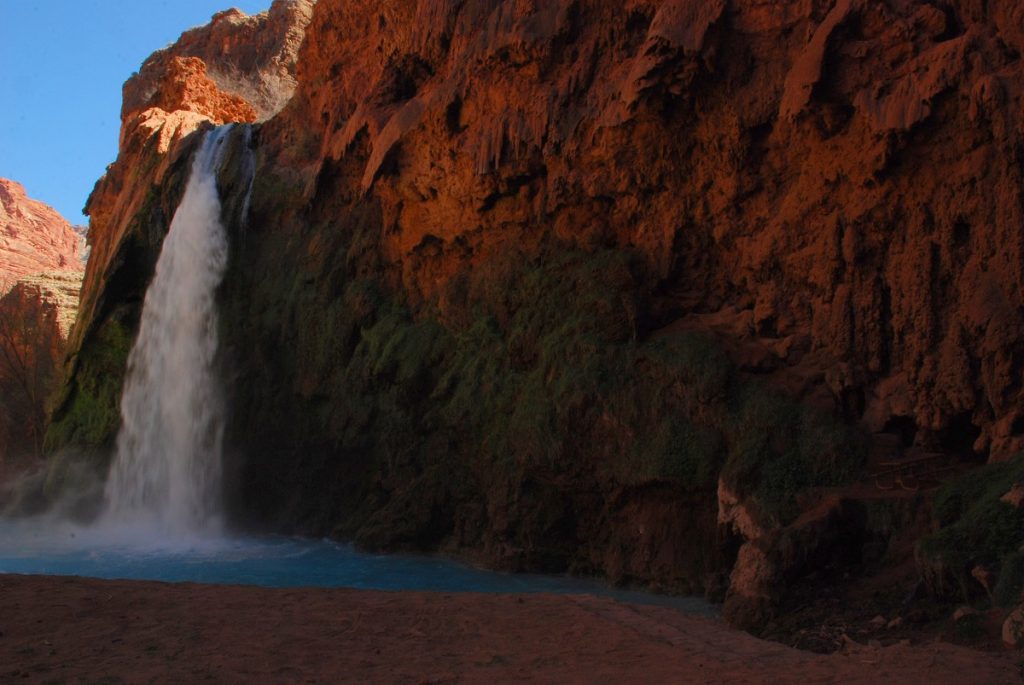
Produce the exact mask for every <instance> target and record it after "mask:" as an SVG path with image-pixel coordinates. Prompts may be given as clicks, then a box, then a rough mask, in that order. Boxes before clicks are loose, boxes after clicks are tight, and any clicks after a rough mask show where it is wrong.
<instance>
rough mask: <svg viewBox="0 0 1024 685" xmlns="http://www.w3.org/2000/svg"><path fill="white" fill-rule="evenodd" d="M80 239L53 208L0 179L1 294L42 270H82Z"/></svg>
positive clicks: (18, 186)
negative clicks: (19, 281) (22, 279)
mask: <svg viewBox="0 0 1024 685" xmlns="http://www.w3.org/2000/svg"><path fill="white" fill-rule="evenodd" d="M84 268H85V267H84V265H83V264H82V240H81V238H80V236H79V235H78V234H77V233H75V230H74V229H73V228H72V227H71V224H69V223H68V222H67V220H66V219H65V218H64V217H62V216H61V215H60V214H58V213H57V212H56V211H55V210H54V209H53V208H52V207H50V206H48V205H45V204H43V203H42V202H39V201H37V200H33V199H31V198H30V197H28V195H26V194H25V188H24V187H23V186H22V185H21V184H20V183H17V182H15V181H9V180H7V179H5V178H0V294H3V293H4V292H6V291H7V290H8V289H9V288H10V287H11V286H13V285H14V284H15V283H16V282H17V281H18V280H20V279H21V278H23V277H25V276H32V275H35V274H38V273H42V272H44V271H67V272H81V271H83V270H84Z"/></svg>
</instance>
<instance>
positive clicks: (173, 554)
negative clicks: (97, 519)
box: [0, 519, 716, 615]
mask: <svg viewBox="0 0 1024 685" xmlns="http://www.w3.org/2000/svg"><path fill="white" fill-rule="evenodd" d="M7 573H11V574H22V575H55V576H84V577H89V578H104V579H108V580H157V581H165V582H194V583H209V584H215V585H256V586H261V587H276V588H298V587H304V588H342V587H343V588H354V589H361V590H385V591H400V590H409V591H430V592H482V593H503V594H504V593H508V594H520V593H552V594H570V595H578V594H587V595H596V596H600V597H610V598H613V599H617V600H619V601H622V602H627V603H630V604H654V605H659V606H668V607H672V608H675V609H678V610H681V611H684V612H686V613H689V614H700V615H713V614H715V613H716V609H715V608H714V606H713V605H711V604H710V603H708V602H706V601H704V600H703V599H699V598H695V597H672V596H665V595H656V594H652V593H647V592H639V591H631V590H621V589H617V588H612V587H609V586H608V585H606V584H604V583H602V582H600V581H596V580H586V579H577V578H568V577H563V576H545V575H534V574H514V573H501V572H497V571H487V570H483V569H478V568H474V567H472V566H469V565H467V564H463V563H460V562H458V561H452V560H449V559H442V558H437V557H421V556H406V555H379V554H368V553H365V552H359V551H357V550H355V549H354V548H353V547H352V546H351V545H345V544H339V543H335V542H331V541H328V540H307V539H301V538H289V537H272V536H266V537H255V536H250V537H246V536H239V537H212V536H211V537H205V536H200V535H197V536H187V537H185V536H179V537H174V538H165V537H162V536H161V535H160V534H158V533H156V532H155V531H154V530H152V529H149V528H145V527H141V526H131V525H107V526H102V527H93V528H89V527H82V526H78V525H75V524H72V523H68V522H61V521H54V520H49V519H28V520H21V521H3V520H0V574H7Z"/></svg>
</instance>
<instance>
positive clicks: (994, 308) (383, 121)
mask: <svg viewBox="0 0 1024 685" xmlns="http://www.w3.org/2000/svg"><path fill="white" fill-rule="evenodd" d="M1022 14H1024V10H1020V9H1016V8H1015V5H1013V3H989V4H988V5H986V4H985V3H981V2H976V1H974V0H951V1H950V2H942V3H932V2H925V1H924V0H899V1H897V2H890V3H876V2H865V1H863V0H838V1H834V0H801V1H800V2H787V3H764V2H758V1H754V0H731V1H729V2H726V1H725V0H716V1H715V2H696V1H695V0H663V1H653V0H648V1H642V0H631V1H629V2H602V1H599V0H554V1H552V2H545V3H537V2H529V1H524V2H520V1H514V2H513V1H508V2H500V3H493V2H485V1H483V0H469V1H468V2H461V1H460V2H455V1H446V0H433V1H421V2H417V3H409V2H399V1H397V0H395V1H385V2H373V3H367V2H359V1H356V0H349V1H340V0H322V1H321V2H320V3H319V4H318V5H317V7H316V11H315V15H314V18H313V22H312V24H311V25H310V28H309V31H308V36H309V38H308V40H307V41H306V43H305V46H304V48H303V51H302V53H301V55H300V60H299V81H300V84H299V90H298V94H297V97H296V99H295V102H294V106H293V107H291V108H290V109H288V110H287V111H286V112H284V113H283V114H282V115H280V116H279V117H277V118H276V119H274V120H272V121H271V122H269V123H268V125H267V127H266V129H265V131H264V137H265V139H267V140H268V141H272V142H270V143H268V147H269V148H270V149H271V150H272V152H269V153H268V154H272V155H276V156H277V157H278V159H277V162H276V163H277V164H278V165H279V166H280V167H282V168H287V169H293V170H294V169H301V170H304V171H305V173H306V175H307V178H308V179H309V181H308V183H309V184H310V185H309V186H307V187H309V188H311V187H312V185H311V184H312V181H313V178H314V177H315V175H316V174H317V173H318V172H319V173H320V174H321V179H322V180H323V179H327V178H328V176H329V175H330V173H331V169H332V168H336V167H338V166H339V165H343V164H349V163H350V162H349V161H348V160H351V159H353V158H358V159H359V160H360V161H359V162H358V163H359V164H361V170H360V173H359V178H358V179H356V181H357V184H358V188H359V189H360V191H361V192H365V193H370V194H371V195H372V196H373V197H374V198H375V199H376V201H377V202H379V203H380V206H381V212H382V221H383V224H382V227H381V230H382V231H384V232H385V235H386V236H387V246H388V255H389V259H390V261H391V262H392V263H393V264H394V265H396V268H398V269H399V270H400V272H401V276H400V279H401V283H402V287H403V288H405V289H407V290H408V291H409V292H410V293H411V294H412V295H413V296H414V297H416V298H423V299H429V298H432V297H433V296H435V295H437V294H438V293H440V292H441V291H442V290H443V286H444V284H445V283H446V282H447V281H449V280H450V279H451V278H453V277H454V276H456V275H458V274H460V273H464V272H465V271H466V270H467V269H472V268H473V265H474V264H475V263H479V262H480V261H481V259H482V258H483V256H484V255H486V254H488V253H493V252H495V251H501V250H502V249H503V246H504V245H508V244H517V245H518V244H527V245H528V244H531V243H537V242H538V241H540V239H541V238H542V236H551V235H554V236H557V237H558V238H560V239H562V240H564V241H565V243H566V244H569V245H579V246H583V247H590V246H595V245H603V244H615V245H620V246H632V247H635V248H637V249H640V250H641V251H643V253H644V254H645V255H646V256H647V259H648V260H649V262H650V264H651V265H652V266H653V268H654V269H656V271H657V273H658V275H659V278H660V281H661V290H662V291H663V293H664V294H665V297H664V298H663V302H662V305H663V308H664V309H665V311H667V312H673V313H674V314H672V315H671V316H668V317H666V318H665V319H664V321H663V322H664V323H665V324H667V323H669V321H671V320H672V319H677V320H678V321H679V322H678V323H677V325H684V326H695V327H703V328H710V329H712V330H715V331H717V332H719V333H720V334H722V335H723V336H724V337H726V338H728V339H729V340H730V341H731V343H730V344H731V345H732V346H733V347H736V348H741V349H742V351H743V352H742V354H741V355H740V359H741V361H743V362H744V363H745V364H747V365H748V366H749V367H750V368H752V370H755V371H757V372H764V373H769V374H771V375H772V376H774V377H776V378H777V379H778V380H779V382H780V383H783V384H784V385H786V387H789V388H790V389H791V390H793V391H795V392H797V393H798V394H800V395H802V396H805V397H809V398H817V399H816V400H814V401H816V402H821V403H824V404H828V403H831V402H834V403H835V404H836V405H838V406H839V407H840V408H841V409H842V410H843V411H844V412H845V413H847V414H848V415H849V416H851V417H855V418H862V419H863V421H864V423H865V425H866V426H867V427H868V428H869V429H870V430H872V431H881V430H886V429H892V427H893V426H894V425H897V424H898V425H901V426H904V427H909V429H908V430H909V434H910V436H911V438H912V439H913V440H916V441H917V442H918V443H922V444H925V445H928V446H929V447H938V448H946V449H952V450H954V451H962V452H963V453H965V454H966V453H971V452H974V453H977V454H979V455H991V456H992V457H993V458H997V459H998V458H1003V457H1006V456H1008V455H1010V454H1012V453H1014V452H1015V451H1016V450H1018V449H1019V448H1020V447H1021V446H1022V438H1024V432H1022V431H1024V428H1022V426H1024V413H1022V412H1024V386H1022V384H1021V383H1020V369H1021V364H1022V361H1024V360H1022V354H1024V337H1022V336H1024V319H1022V316H1024V315H1022V310H1021V307H1020V303H1021V302H1022V301H1024V270H1022V266H1021V265H1022V264H1024V232H1022V228H1021V227H1022V221H1024V216H1022V208H1024V204H1022V200H1021V193H1020V187H1021V180H1022V179H1021V172H1020V165H1019V163H1018V156H1019V154H1020V153H1021V151H1022V145H1021V143H1022V137H1021V136H1022V133H1021V125H1022V119H1021V105H1022V101H1021V95H1022V91H1021V88H1020V81H1021V80H1020V76H1021V71H1022V66H1021V60H1020V58H1019V55H1020V51H1021V50H1022V49H1024V28H1022V26H1021V22H1022ZM428 245H429V246H430V249H429V250H427V249H425V248H426V246H428ZM915 431H916V433H915Z"/></svg>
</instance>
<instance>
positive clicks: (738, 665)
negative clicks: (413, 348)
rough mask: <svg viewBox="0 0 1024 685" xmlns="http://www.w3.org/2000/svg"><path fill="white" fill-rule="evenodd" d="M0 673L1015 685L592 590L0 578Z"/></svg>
mask: <svg viewBox="0 0 1024 685" xmlns="http://www.w3.org/2000/svg"><path fill="white" fill-rule="evenodd" d="M0 682H3V683H8V682H12V683H14V682H28V683H35V682H38V683H105V684H107V685H112V684H114V683H153V682H156V683H192V682H228V683H277V682H281V683H338V682H346V683H414V684H422V683H488V684H489V685H496V684H498V683H516V682H537V683H631V684H632V683H800V684H801V685H810V684H812V683H871V684H872V685H878V684H880V683H927V684H928V685H939V684H940V683H955V684H956V685H967V684H968V683H986V684H991V685H997V684H998V683H1019V682H1020V678H1019V677H1018V675H1017V670H1016V667H1015V665H1014V659H1013V658H1012V657H1011V656H1010V655H1008V654H985V653H982V652H976V651H971V650H967V649H963V648H958V647H954V646H951V645H946V644H934V645H930V646H927V647H909V646H894V647H890V648H886V649H871V648H868V647H864V648H860V647H854V648H852V649H850V650H847V652H846V653H843V654H833V655H830V656H819V655H815V654H810V653H805V652H800V651H796V650H793V649H790V648H787V647H784V646H781V645H777V644H774V643H769V642H764V641H761V640H757V639H755V638H753V637H750V636H749V635H746V634H744V633H739V632H736V631H733V630H730V629H729V628H727V627H725V626H724V625H723V624H722V623H720V622H718V621H716V620H714V619H708V618H698V617H693V616H688V615H684V614H682V613H680V612H678V611H676V610H674V609H667V608H662V607H650V606H642V607H641V606H631V605H624V604H619V603H617V602H614V601H612V600H607V599H597V598H593V597H582V596H581V597H566V596H550V595H543V596H537V595H525V596H508V595H478V594H431V593H416V592H403V593H385V592H362V591H355V590H270V589H263V588H252V587H233V586H232V587H227V586H209V585H194V584H165V583H152V582H124V581H116V582H110V581H100V580H87V579H80V578H54V577H42V576H36V577H26V576H0Z"/></svg>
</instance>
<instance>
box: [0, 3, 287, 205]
mask: <svg viewBox="0 0 1024 685" xmlns="http://www.w3.org/2000/svg"><path fill="white" fill-rule="evenodd" d="M270 1H271V0H0V177H4V178H10V179H13V180H15V181H20V182H21V183H23V184H24V185H25V187H26V189H27V190H28V194H29V195H30V196H31V197H33V198H35V199H37V200H42V201H43V202H46V203H47V204H50V205H52V206H53V207H55V208H56V209H57V211H59V212H60V213H61V214H63V215H64V216H65V217H67V219H68V221H70V222H71V223H73V224H84V223H85V222H86V219H85V217H83V216H82V214H81V210H82V207H83V206H84V205H85V201H86V199H87V198H88V197H89V193H90V192H92V187H93V185H94V184H95V183H96V181H97V179H99V177H100V176H101V175H102V174H103V171H104V169H106V166H107V165H108V164H110V163H111V162H113V161H114V158H115V157H116V156H117V135H118V131H119V129H120V125H121V118H120V112H121V85H122V84H123V83H124V82H125V81H126V80H127V79H128V77H129V76H131V74H132V72H134V71H136V70H138V68H139V66H140V65H141V64H142V62H143V60H145V59H146V57H148V56H149V55H150V53H152V52H153V51H154V50H158V49H159V48H162V47H164V46H166V45H167V44H169V43H173V42H174V41H175V40H177V38H178V36H179V35H181V33H182V31H185V30H187V29H189V28H191V27H193V26H198V25H200V24H205V23H207V22H208V21H209V20H210V17H211V16H213V15H214V14H215V13H216V12H219V11H221V10H224V9H228V8H229V7H237V8H239V9H241V10H242V11H243V12H246V13H247V14H255V13H257V12H261V11H263V10H265V9H267V8H268V7H269V6H270Z"/></svg>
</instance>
